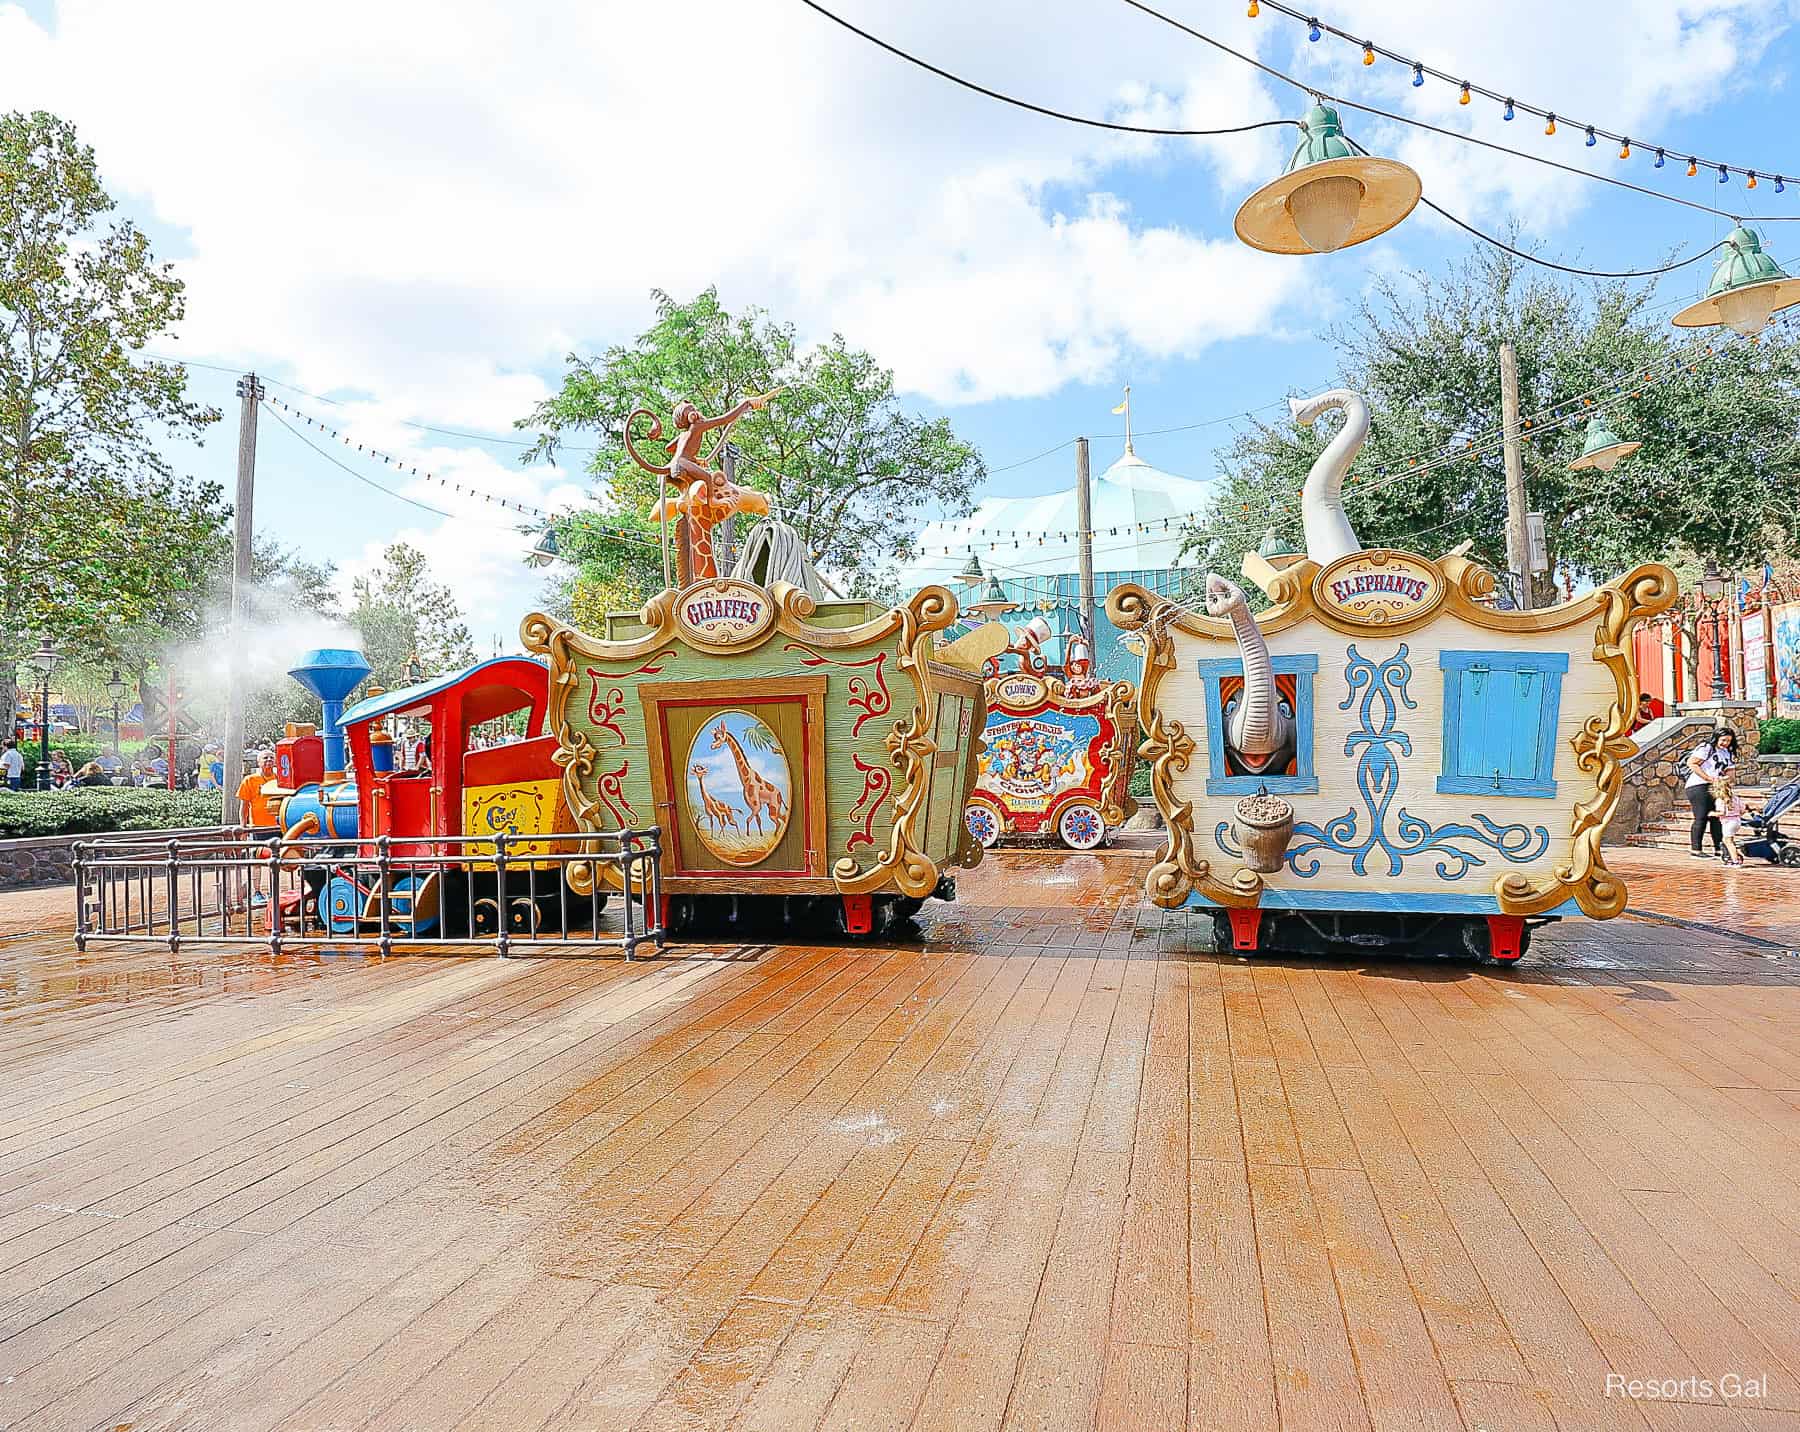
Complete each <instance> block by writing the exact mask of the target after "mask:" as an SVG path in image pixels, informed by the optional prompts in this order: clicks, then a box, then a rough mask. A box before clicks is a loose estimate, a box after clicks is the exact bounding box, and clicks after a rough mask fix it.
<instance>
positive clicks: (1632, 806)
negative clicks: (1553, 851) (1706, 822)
mask: <svg viewBox="0 0 1800 1432" xmlns="http://www.w3.org/2000/svg"><path fill="white" fill-rule="evenodd" d="M1756 713H1757V708H1756V706H1755V704H1754V703H1752V702H1748V701H1696V702H1687V703H1683V704H1682V705H1681V706H1679V707H1677V708H1676V714H1675V715H1673V716H1665V717H1664V718H1663V719H1662V720H1660V721H1657V722H1654V723H1652V724H1651V725H1649V726H1647V727H1645V728H1644V730H1643V731H1642V732H1640V733H1639V735H1638V745H1639V750H1638V753H1637V755H1635V756H1633V757H1632V758H1631V759H1630V760H1629V761H1627V762H1626V763H1625V779H1624V783H1623V785H1622V786H1621V787H1620V790H1619V803H1618V804H1617V805H1616V806H1614V807H1613V815H1612V820H1611V821H1610V822H1608V824H1607V827H1606V834H1605V836H1604V837H1602V844H1605V845H1622V844H1624V842H1625V837H1626V836H1628V835H1632V834H1634V833H1636V832H1637V831H1639V830H1641V829H1643V827H1644V826H1645V825H1647V824H1648V823H1649V822H1651V821H1653V820H1656V819H1657V818H1659V817H1661V816H1665V815H1667V814H1668V813H1669V812H1670V811H1672V810H1674V809H1675V808H1676V807H1677V806H1679V805H1683V804H1685V797H1683V795H1682V793H1681V792H1682V787H1684V786H1685V785H1686V784H1687V755H1688V752H1689V751H1691V750H1693V749H1694V747H1695V746H1697V745H1699V744H1700V741H1701V738H1702V737H1704V736H1705V734H1706V733H1707V732H1708V731H1710V730H1712V729H1713V728H1714V727H1716V726H1721V725H1724V726H1730V727H1731V728H1732V729H1733V730H1735V731H1736V732H1737V733H1738V750H1739V751H1740V752H1741V753H1742V754H1741V755H1740V756H1739V759H1738V780H1739V781H1741V782H1743V783H1744V784H1745V785H1757V784H1760V783H1761V782H1762V780H1763V779H1764V773H1763V771H1762V770H1761V768H1760V767H1759V766H1758V764H1757V759H1756V743H1757V739H1758V733H1757V725H1756ZM1771 774H1772V773H1771ZM1774 778H1775V779H1780V777H1779V776H1775V777H1774Z"/></svg>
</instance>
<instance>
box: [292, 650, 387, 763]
mask: <svg viewBox="0 0 1800 1432" xmlns="http://www.w3.org/2000/svg"><path fill="white" fill-rule="evenodd" d="M370 670H371V668H370V666H369V663H368V662H366V661H365V660H363V654H362V653H361V652H360V651H351V650H349V649H348V648H345V647H323V648H321V649H320V650H318V651H309V652H307V653H306V655H305V656H303V657H301V658H300V664H299V665H298V666H296V667H294V668H293V669H292V670H291V671H289V672H288V675H289V676H291V677H293V678H294V680H296V681H298V682H299V683H300V684H301V685H302V686H304V687H305V688H306V689H307V690H308V691H310V692H312V694H313V695H314V696H316V697H318V698H319V704H320V705H321V706H322V707H324V719H323V721H322V723H321V730H320V735H322V736H323V737H324V738H325V774H326V776H327V777H330V776H338V777H342V776H343V774H344V728H343V727H342V726H341V725H339V724H338V720H339V718H340V717H341V716H342V715H343V714H344V698H345V697H346V696H348V695H349V694H350V693H351V692H352V691H354V690H355V689H356V684H357V683H358V682H359V681H361V680H362V679H363V678H364V677H365V676H367V675H368V674H369V672H370Z"/></svg>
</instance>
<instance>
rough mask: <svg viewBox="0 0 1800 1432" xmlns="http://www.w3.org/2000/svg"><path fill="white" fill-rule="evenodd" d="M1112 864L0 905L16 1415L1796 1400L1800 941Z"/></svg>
mask: <svg viewBox="0 0 1800 1432" xmlns="http://www.w3.org/2000/svg"><path fill="white" fill-rule="evenodd" d="M1141 868H1142V867H1141V864H1140V863H1139V862H1137V861H1135V860H1132V859H1129V858H1121V857H1118V856H1113V857H1108V858H1088V859H1076V860H1069V861H1064V862H1058V861H1054V860H1052V861H1047V862H1046V861H1034V860H1033V859H1032V858H1030V857H1003V858H1001V859H998V860H994V861H991V862H990V863H989V864H988V865H986V866H984V867H983V869H982V871H980V872H977V873H976V875H975V876H972V877H969V878H967V879H966V881H965V891H966V895H965V901H964V903H961V904H959V905H956V906H951V907H946V908H945V909H943V910H942V912H941V913H939V914H938V915H936V916H935V917H934V918H933V920H932V921H931V922H930V923H929V924H928V926H927V938H926V939H925V940H924V941H922V942H920V943H915V944H911V945H896V946H892V947H879V948H848V949H843V948H836V947H829V946H819V947H807V946H738V947H720V946H711V947H698V948H694V949H690V950H688V951H687V952H685V953H684V954H683V955H682V956H681V957H679V958H672V959H668V960H664V961H660V962H647V963H640V964H636V965H629V966H628V965H625V964H623V963H621V962H619V961H618V960H616V959H613V958H600V959H576V958H545V959H533V960H520V961H510V962H501V961H498V960H494V959H463V958H454V957H428V956H420V957H409V958H396V959H391V960H389V961H387V962H386V963H379V962H376V961H373V960H364V959H359V958H354V957H335V958H334V957H329V956H325V957H321V956H314V955H297V956H292V957H283V958H282V959H281V960H279V961H272V960H271V959H270V958H269V957H268V956H267V955H266V954H263V953H257V952H230V951H220V950H216V949H194V950H190V951H183V953H182V954H181V955H180V956H178V957H175V958H171V957H170V956H169V955H168V954H167V952H166V951H164V952H158V951H154V950H143V951H138V952H136V953H130V954H128V953H124V952H121V951H118V950H113V951H105V952H101V953H98V954H90V955H89V956H88V957H86V958H80V957H77V956H76V955H75V954H74V952H73V950H72V949H71V948H69V946H68V944H67V942H66V940H65V939H64V938H62V937H34V938H27V939H19V940H14V941H11V942H9V943H5V944H0V998H3V1004H4V1019H3V1021H0V1070H4V1073H5V1078H4V1081H3V1082H0V1424H3V1425H4V1426H5V1427H7V1428H18V1429H24V1428H89V1427H93V1428H112V1429H125V1428H129V1429H133V1432H138V1429H160V1428H167V1429H183V1432H187V1429H203V1428H231V1429H239V1428H242V1429H257V1428H309V1429H324V1428H350V1427H370V1428H432V1429H439V1428H451V1427H480V1428H504V1429H528V1428H537V1427H558V1428H562V1427H568V1428H594V1429H609V1432H610V1429H622V1428H626V1427H644V1428H697V1427H706V1428H712V1427H728V1426H729V1427H745V1428H769V1429H780V1432H790V1429H797V1428H809V1427H815V1426H819V1427H828V1428H846V1429H847V1428H858V1429H869V1428H889V1427H891V1428H903V1427H908V1426H915V1427H921V1428H926V1427H929V1428H954V1429H958V1432H968V1430H969V1429H979V1428H998V1427H1021V1428H1057V1429H1060V1428H1081V1427H1087V1426H1092V1425H1095V1424H1098V1425H1099V1426H1102V1427H1116V1428H1130V1429H1161V1428H1178V1427H1191V1428H1195V1429H1215V1428H1252V1429H1263V1428H1275V1427H1283V1428H1290V1429H1304V1432H1314V1429H1321V1428H1337V1427H1344V1428H1361V1427H1375V1428H1389V1427H1404V1428H1417V1429H1440V1428H1453V1427H1458V1426H1467V1427H1469V1428H1488V1429H1494V1432H1514V1429H1526V1432H1529V1429H1549V1428H1562V1429H1565V1432H1571V1429H1581V1432H1587V1429H1595V1428H1614V1427H1617V1428H1639V1429H1642V1428H1656V1429H1664V1428H1667V1429H1712V1428H1752V1429H1765V1432H1773V1429H1777V1428H1792V1427H1795V1426H1800V1198H1797V1197H1796V1194H1795V1187H1796V1185H1795V1178H1794V1172H1795V1169H1796V1168H1797V1167H1800V968H1797V966H1800V961H1792V960H1790V959H1788V958H1787V957H1786V956H1784V955H1783V954H1782V953H1781V952H1779V951H1776V950H1773V949H1770V948H1767V947H1764V946H1750V945H1746V944H1745V943H1743V942H1741V941H1734V940H1732V939H1730V938H1726V937H1721V936H1718V935H1715V934H1710V933H1706V932H1702V931H1693V930H1684V929H1679V928H1674V927H1670V926H1666V925H1656V924H1651V923H1645V922H1639V921H1634V920H1621V921H1617V922H1614V923H1612V924H1611V925H1608V926H1593V925H1586V924H1570V925H1566V926H1563V927H1559V929H1558V930H1557V931H1556V932H1553V933H1552V934H1550V935H1547V936H1545V937H1543V938H1542V939H1541V940H1540V942H1539V944H1538V945H1537V946H1535V947H1534V949H1533V952H1532V955H1531V957H1530V960H1529V962H1528V964H1527V966H1526V967H1524V968H1520V969H1517V970H1513V971H1499V970H1481V971H1477V970H1471V969H1468V968H1463V967H1455V966H1447V965H1424V966H1381V965H1373V966H1360V965H1355V964H1330V963H1326V962H1308V961H1281V962H1263V963H1256V964H1246V963H1244V962H1242V961H1239V960H1237V959H1235V958H1232V957H1229V956H1219V957H1216V956H1214V955H1212V954H1210V953H1206V952H1204V949H1203V940H1202V936H1201V932H1200V930H1199V927H1198V926H1194V927H1192V928H1190V925H1189V922H1188V921H1187V920H1186V919H1184V918H1183V917H1181V916H1175V915H1165V914H1162V913H1160V912H1156V911H1154V910H1150V909H1148V908H1145V907H1142V906H1141V905H1139V904H1138V903H1137V901H1136V899H1135V892H1134V889H1133V887H1134V883H1135V881H1136V880H1137V879H1138V878H1139V876H1140V872H1141ZM983 900H986V901H987V902H989V903H985V904H984V903H981V902H982V901H983ZM1637 903H1640V902H1639V901H1638V899H1637V898H1636V892H1635V891H1634V904H1637ZM1609 1374H1615V1375H1617V1376H1619V1377H1622V1378H1627V1379H1631V1378H1637V1379H1656V1380H1665V1379H1666V1380H1669V1381H1671V1382H1681V1381H1683V1380H1684V1379H1685V1380H1689V1385H1688V1386H1686V1387H1683V1388H1680V1389H1669V1390H1672V1391H1676V1392H1678V1394H1679V1395H1678V1396H1677V1397H1676V1398H1675V1399H1674V1400H1656V1399H1652V1398H1645V1397H1641V1396H1640V1397H1637V1398H1635V1399H1634V1398H1632V1397H1629V1396H1625V1395H1622V1393H1620V1392H1618V1391H1615V1392H1614V1393H1613V1395H1609V1389H1608V1375H1609ZM1729 1374H1736V1375H1739V1376H1741V1377H1747V1378H1761V1379H1763V1380H1764V1381H1763V1385H1762V1390H1761V1392H1760V1394H1759V1395H1742V1396H1727V1392H1728V1391H1729V1390H1730V1389H1731V1388H1732V1384H1730V1383H1729V1382H1727V1381H1725V1379H1726V1377H1727V1375H1729ZM1698 1380H1705V1381H1706V1382H1709V1383H1710V1384H1711V1389H1712V1390H1711V1394H1710V1395H1707V1393H1706V1389H1705V1388H1704V1387H1702V1386H1701V1385H1699V1382H1698Z"/></svg>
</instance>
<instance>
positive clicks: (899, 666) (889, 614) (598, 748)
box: [522, 576, 984, 935]
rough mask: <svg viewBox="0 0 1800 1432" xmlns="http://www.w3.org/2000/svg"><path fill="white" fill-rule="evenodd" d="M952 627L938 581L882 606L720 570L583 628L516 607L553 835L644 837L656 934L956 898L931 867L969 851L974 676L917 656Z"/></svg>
mask: <svg viewBox="0 0 1800 1432" xmlns="http://www.w3.org/2000/svg"><path fill="white" fill-rule="evenodd" d="M955 617H956V600H955V598H954V597H952V596H951V594H950V593H949V592H948V591H946V590H945V589H944V588H942V587H927V588H926V589H925V590H923V591H922V592H920V593H918V594H917V595H916V596H914V597H913V598H912V599H911V600H910V601H908V602H907V603H905V604H904V605H903V606H900V607H897V608H894V609H891V610H883V609H881V608H880V607H879V606H876V605H874V604H872V603H869V602H862V601H825V600H820V599H815V598H814V597H812V596H810V595H809V594H808V593H807V592H806V591H804V590H802V589H801V588H799V587H797V586H793V585H790V584H788V583H786V582H782V581H775V582H772V583H771V584H770V585H769V586H768V587H764V586H762V585H760V584H759V583H757V582H755V581H751V580H747V579H745V578H742V577H717V576H712V577H703V578H700V579H698V580H695V581H692V582H689V583H688V584H687V585H686V586H684V587H681V588H679V589H673V588H671V589H665V590H664V591H662V592H660V593H658V594H657V595H656V596H654V597H652V598H651V599H650V600H649V602H648V603H647V604H646V605H645V607H644V609H643V610H642V611H641V612H636V613H630V614H614V615H611V616H609V617H607V618H606V623H605V629H604V631H603V632H601V633H600V634H598V635H589V634H586V633H583V632H580V631H577V630H575V629H574V628H572V627H568V626H564V625H562V624H560V623H558V622H556V621H553V620H552V619H551V618H549V617H545V616H531V617H527V618H526V620H525V622H524V625H523V627H522V634H523V637H524V640H525V644H526V647H527V648H528V649H529V650H530V651H533V652H536V653H539V654H540V655H542V656H544V657H546V658H547V659H548V662H549V673H550V675H549V682H550V688H549V689H550V706H549V726H550V731H551V733H552V735H553V738H554V740H555V741H556V742H557V743H558V746H559V751H558V754H557V756H556V761H557V763H558V765H559V767H560V769H561V799H562V800H563V801H564V802H565V803H566V805H567V808H568V810H569V812H570V814H571V816H572V818H573V822H574V825H573V827H572V829H575V830H577V831H580V832H589V831H608V830H619V829H622V828H627V827H634V826H648V825H655V826H657V827H658V828H659V829H660V830H661V831H662V872H661V880H662V884H661V888H662V891H663V895H662V900H663V904H664V907H665V908H664V909H663V911H662V912H660V913H661V919H660V920H659V923H660V924H662V925H664V926H665V927H666V928H668V929H669V930H670V931H671V932H674V931H679V930H681V929H684V928H688V927H690V926H692V925H694V924H695V923H697V922H701V921H706V922H709V923H710V922H711V921H712V920H713V919H714V918H715V917H723V918H724V919H727V920H735V919H737V918H738V917H740V916H748V915H749V914H751V913H752V912H753V911H754V910H755V909H756V908H758V907H760V908H761V909H763V910H764V911H768V912H773V913H776V914H779V915H780V916H782V917H784V918H785V919H787V920H788V921H789V922H790V923H793V924H795V925H798V926H808V925H818V926H821V927H823V928H832V927H834V926H835V928H837V929H839V930H841V931H843V932H844V933H847V934H852V935H864V934H871V933H881V932H884V931H886V930H887V929H889V928H891V927H892V925H893V924H894V923H895V922H896V921H898V920H900V919H904V918H905V917H906V916H908V915H910V914H911V913H912V912H913V911H915V910H917V909H918V908H919V906H920V905H921V904H922V903H923V902H924V901H925V900H926V899H927V898H929V897H931V896H934V895H935V896H938V897H939V898H945V899H948V898H953V897H954V894H955V885H954V881H953V879H952V877H951V876H950V875H949V873H948V872H949V871H950V870H951V869H952V868H954V867H957V866H972V865H974V864H975V863H976V862H977V861H979V859H980V858H981V848H980V846H979V845H978V843H977V842H976V841H975V839H974V837H973V836H971V835H970V834H969V832H968V830H967V828H966V827H965V825H964V822H963V808H964V805H965V803H966V802H967V800H968V796H969V791H970V787H971V785H972V784H973V781H974V773H975V764H976V752H977V749H978V747H979V745H980V739H981V730H982V717H983V709H984V708H983V694H982V687H981V682H980V679H979V677H978V676H976V675H975V673H973V672H969V671H964V670H957V669H953V668H951V667H949V666H946V665H943V664H940V663H938V662H936V661H934V660H933V659H932V650H933V638H934V636H935V634H936V633H938V632H941V631H942V630H943V629H944V628H946V627H948V626H949V625H950V624H951V623H952V622H953V621H954V620H955ZM595 868H596V869H598V871H599V878H600V879H602V880H605V879H607V878H608V875H609V872H608V871H607V869H606V868H605V867H604V866H599V867H595ZM576 869H577V874H576V875H575V876H573V877H572V878H577V879H579V878H581V874H582V873H584V872H585V871H586V870H587V869H588V867H577V868H576Z"/></svg>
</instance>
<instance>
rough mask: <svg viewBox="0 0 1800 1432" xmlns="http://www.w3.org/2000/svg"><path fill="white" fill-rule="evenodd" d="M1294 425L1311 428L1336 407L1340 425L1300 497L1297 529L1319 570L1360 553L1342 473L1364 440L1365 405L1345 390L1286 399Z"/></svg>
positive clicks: (1330, 390)
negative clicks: (1340, 413) (1339, 411)
mask: <svg viewBox="0 0 1800 1432" xmlns="http://www.w3.org/2000/svg"><path fill="white" fill-rule="evenodd" d="M1288 408H1289V410H1290V411H1291V412H1292V413H1293V415H1294V421H1295V422H1297V423H1304V424H1306V425H1307V426H1309V427H1310V426H1311V425H1312V424H1313V423H1314V422H1316V421H1317V420H1318V418H1319V417H1320V416H1321V415H1322V414H1324V413H1327V412H1330V411H1331V409H1333V408H1341V409H1343V413H1344V425H1343V427H1341V428H1339V429H1338V431H1337V435H1336V436H1335V437H1333V438H1332V440H1331V441H1330V442H1329V443H1327V444H1326V445H1325V451H1324V452H1322V453H1320V454H1319V456H1318V457H1317V458H1316V459H1315V460H1314V462H1313V465H1312V470H1311V471H1310V472H1308V473H1307V474H1306V486H1305V487H1304V488H1302V489H1301V492H1300V525H1301V527H1302V529H1303V530H1304V531H1305V533H1306V555H1307V556H1308V557H1310V558H1311V559H1312V560H1313V561H1315V562H1317V563H1318V564H1319V565H1320V566H1321V567H1323V566H1326V565H1327V564H1329V563H1331V562H1335V561H1336V560H1337V559H1338V558H1339V557H1348V556H1349V555H1350V554H1351V553H1352V552H1360V551H1362V543H1361V542H1359V541H1358V540H1357V538H1356V531H1355V529H1354V528H1352V527H1351V526H1350V519H1349V517H1348V516H1347V515H1346V514H1345V512H1344V474H1345V473H1347V472H1348V471H1349V470H1350V464H1351V462H1352V461H1354V460H1355V458H1356V454H1357V453H1358V452H1360V451H1361V450H1362V445H1363V440H1364V439H1365V438H1367V437H1368V436H1369V405H1368V404H1367V403H1365V402H1363V400H1362V397H1361V395H1359V394H1357V393H1352V392H1351V391H1350V390H1349V389H1348V388H1332V389H1329V390H1328V391H1326V392H1323V393H1320V394H1319V395H1318V396H1317V397H1314V398H1289V399H1288Z"/></svg>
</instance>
